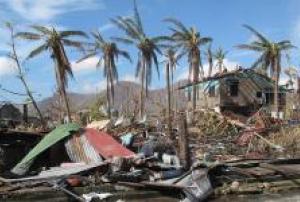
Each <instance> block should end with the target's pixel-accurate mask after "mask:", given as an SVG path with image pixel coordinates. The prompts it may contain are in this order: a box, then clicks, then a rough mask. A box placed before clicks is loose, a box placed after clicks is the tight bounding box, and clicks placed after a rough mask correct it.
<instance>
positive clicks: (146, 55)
mask: <svg viewBox="0 0 300 202" xmlns="http://www.w3.org/2000/svg"><path fill="white" fill-rule="evenodd" d="M111 21H112V22H113V23H114V24H115V25H116V26H117V27H118V28H119V29H120V30H122V31H123V32H124V33H125V36H124V37H113V39H114V40H116V41H118V42H122V43H125V44H128V45H133V46H135V47H136V48H137V50H138V62H137V66H136V77H139V79H140V82H141V93H140V116H141V117H143V116H144V112H145V109H144V107H145V98H146V97H148V89H149V86H150V84H151V79H152V66H153V64H154V65H155V67H156V71H157V74H158V76H159V67H158V59H157V55H158V54H162V53H161V50H160V48H162V47H164V45H163V44H162V43H161V42H162V41H163V40H165V38H166V37H163V36H158V37H150V36H148V35H146V33H145V31H144V28H143V24H142V20H141V17H140V14H139V11H138V9H137V5H136V1H134V16H133V17H120V16H119V17H117V18H115V19H112V20H111Z"/></svg>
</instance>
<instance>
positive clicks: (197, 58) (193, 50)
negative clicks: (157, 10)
mask: <svg viewBox="0 0 300 202" xmlns="http://www.w3.org/2000/svg"><path fill="white" fill-rule="evenodd" d="M165 21H167V22H170V23H171V24H172V25H174V27H173V28H171V30H172V31H173V33H172V36H171V38H172V40H173V42H174V44H175V47H176V48H177V47H179V48H181V49H182V51H183V52H185V53H187V55H188V62H189V79H190V82H194V83H195V82H197V81H199V74H203V67H202V63H201V52H200V47H201V46H203V45H205V44H207V43H209V42H211V41H212V39H211V38H210V37H202V36H201V35H200V33H199V32H198V31H197V30H196V29H195V28H193V27H191V28H187V27H185V26H184V25H183V24H182V23H181V22H180V21H178V20H176V19H173V18H168V19H166V20H165ZM191 76H192V77H193V78H192V79H191ZM202 76H203V75H202ZM196 95H197V86H196V85H193V111H194V112H195V109H196Z"/></svg>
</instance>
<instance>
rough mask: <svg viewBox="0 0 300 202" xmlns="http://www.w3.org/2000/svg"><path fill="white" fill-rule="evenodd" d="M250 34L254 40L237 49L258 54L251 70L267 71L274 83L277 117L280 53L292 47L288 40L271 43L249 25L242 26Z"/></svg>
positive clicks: (274, 108)
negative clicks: (253, 36)
mask: <svg viewBox="0 0 300 202" xmlns="http://www.w3.org/2000/svg"><path fill="white" fill-rule="evenodd" d="M244 27H245V28H246V29H248V30H249V31H250V32H251V33H252V34H254V35H255V37H256V40H255V41H253V42H251V43H249V44H241V45H238V46H237V47H238V48H240V49H246V50H252V51H255V52H258V53H260V55H259V57H258V59H257V60H256V61H255V62H254V63H253V65H252V68H260V69H262V70H264V71H265V72H267V71H268V70H269V72H270V73H269V76H270V77H271V78H272V79H273V81H274V107H273V110H274V112H276V114H277V116H278V111H279V105H278V97H279V96H278V93H279V87H278V84H279V79H280V74H281V59H282V52H284V51H287V50H289V49H291V48H294V46H293V45H292V44H291V42H290V41H289V40H283V41H279V42H274V41H271V40H270V39H268V38H266V37H265V36H264V35H263V34H261V33H259V32H258V31H257V30H255V29H254V28H252V27H251V26H249V25H244Z"/></svg>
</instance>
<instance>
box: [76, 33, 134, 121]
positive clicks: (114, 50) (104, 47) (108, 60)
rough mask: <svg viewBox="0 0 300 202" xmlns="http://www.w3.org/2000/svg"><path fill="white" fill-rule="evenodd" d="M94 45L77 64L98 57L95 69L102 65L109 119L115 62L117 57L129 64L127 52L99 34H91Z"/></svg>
mask: <svg viewBox="0 0 300 202" xmlns="http://www.w3.org/2000/svg"><path fill="white" fill-rule="evenodd" d="M92 35H93V37H94V40H95V41H94V43H93V44H92V49H91V50H89V51H88V54H87V55H85V56H84V57H83V58H82V59H80V60H79V61H78V62H81V61H83V60H85V59H87V58H90V57H94V56H96V55H100V59H99V62H98V63H97V67H100V66H101V65H103V68H104V69H103V73H104V77H106V97H107V106H108V117H109V118H111V107H112V106H113V105H114V95H115V94H114V84H115V82H116V81H118V70H117V66H116V60H118V57H119V56H123V57H124V58H126V59H128V60H129V61H130V62H131V58H130V56H129V54H128V52H126V51H123V50H120V49H119V48H118V47H117V44H116V43H114V42H110V41H106V40H105V39H104V38H103V37H102V36H101V34H100V33H99V32H92Z"/></svg>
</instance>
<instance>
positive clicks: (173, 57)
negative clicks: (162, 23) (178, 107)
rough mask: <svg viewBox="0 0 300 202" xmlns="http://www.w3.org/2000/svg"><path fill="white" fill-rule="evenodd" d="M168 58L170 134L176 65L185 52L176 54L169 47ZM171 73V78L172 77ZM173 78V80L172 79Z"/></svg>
mask: <svg viewBox="0 0 300 202" xmlns="http://www.w3.org/2000/svg"><path fill="white" fill-rule="evenodd" d="M164 56H165V57H166V60H165V61H164V62H165V64H166V66H165V68H166V83H167V91H168V96H167V100H168V107H167V109H168V132H169V135H171V134H172V121H171V119H172V103H173V102H172V100H173V101H174V97H173V96H174V89H173V84H174V71H175V70H176V66H177V64H178V60H179V59H180V58H181V57H182V56H183V54H176V51H175V50H174V49H173V48H168V49H167V50H166V52H165V54H164ZM170 74H171V79H170ZM170 80H171V81H170Z"/></svg>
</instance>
